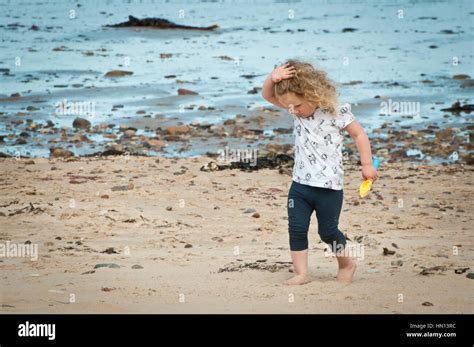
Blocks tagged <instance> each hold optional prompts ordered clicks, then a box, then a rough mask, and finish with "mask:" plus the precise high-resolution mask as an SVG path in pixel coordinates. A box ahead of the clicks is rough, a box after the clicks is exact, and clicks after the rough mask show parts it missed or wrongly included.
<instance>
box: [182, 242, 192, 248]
mask: <svg viewBox="0 0 474 347" xmlns="http://www.w3.org/2000/svg"><path fill="white" fill-rule="evenodd" d="M192 247H193V245H192V244H190V243H187V244H185V245H184V248H192Z"/></svg>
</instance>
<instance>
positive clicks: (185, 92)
mask: <svg viewBox="0 0 474 347" xmlns="http://www.w3.org/2000/svg"><path fill="white" fill-rule="evenodd" d="M178 95H198V93H196V92H194V91H192V90H189V89H184V88H179V89H178Z"/></svg>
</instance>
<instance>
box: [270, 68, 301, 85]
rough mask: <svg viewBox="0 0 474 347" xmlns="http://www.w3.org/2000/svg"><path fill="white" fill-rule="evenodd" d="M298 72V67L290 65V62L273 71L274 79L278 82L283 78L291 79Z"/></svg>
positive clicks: (274, 81)
mask: <svg viewBox="0 0 474 347" xmlns="http://www.w3.org/2000/svg"><path fill="white" fill-rule="evenodd" d="M295 73H296V69H295V68H294V67H293V66H290V64H289V63H286V64H283V65H282V66H279V67H277V68H275V69H273V71H272V74H271V76H272V81H273V83H278V82H280V81H282V80H286V79H289V78H291V77H293V76H294V75H295Z"/></svg>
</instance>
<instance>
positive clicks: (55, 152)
mask: <svg viewBox="0 0 474 347" xmlns="http://www.w3.org/2000/svg"><path fill="white" fill-rule="evenodd" d="M49 151H50V155H51V156H52V157H54V158H70V157H74V153H72V152H71V151H68V150H67V149H63V148H55V147H53V148H50V150H49Z"/></svg>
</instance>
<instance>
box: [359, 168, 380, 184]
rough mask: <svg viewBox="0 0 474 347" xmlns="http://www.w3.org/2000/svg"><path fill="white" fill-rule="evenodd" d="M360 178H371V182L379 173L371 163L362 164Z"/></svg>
mask: <svg viewBox="0 0 474 347" xmlns="http://www.w3.org/2000/svg"><path fill="white" fill-rule="evenodd" d="M362 178H363V179H364V180H368V179H371V180H372V182H375V181H376V180H377V179H378V178H379V174H378V172H377V170H375V168H374V166H373V165H372V164H367V165H362Z"/></svg>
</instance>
